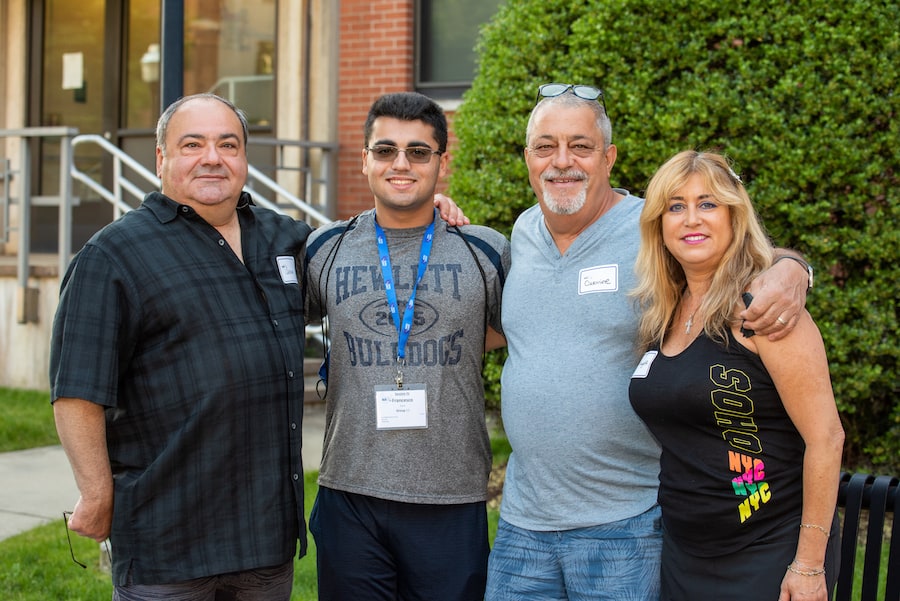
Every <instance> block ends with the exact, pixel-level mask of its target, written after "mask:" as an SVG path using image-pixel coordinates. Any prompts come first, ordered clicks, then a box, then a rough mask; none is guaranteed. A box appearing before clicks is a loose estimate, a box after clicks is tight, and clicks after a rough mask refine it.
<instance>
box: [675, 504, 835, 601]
mask: <svg viewBox="0 0 900 601" xmlns="http://www.w3.org/2000/svg"><path fill="white" fill-rule="evenodd" d="M798 524H799V522H792V523H789V524H786V525H785V526H784V527H782V528H781V529H780V530H779V531H777V532H773V533H771V534H770V535H768V536H767V537H766V539H765V540H762V541H758V542H756V543H754V544H752V545H751V546H749V547H747V548H745V549H741V550H740V551H737V552H735V553H729V554H718V555H715V556H713V557H696V556H694V555H691V554H689V553H686V552H684V550H682V549H680V548H679V546H678V543H677V542H676V541H674V540H672V537H670V536H668V534H667V533H665V532H664V533H663V550H662V568H661V570H660V571H661V580H662V583H661V584H662V588H661V590H662V594H661V596H660V601H682V600H694V599H728V601H759V600H760V599H773V600H774V599H778V595H779V592H780V589H781V581H782V580H784V576H785V573H786V572H787V566H788V564H789V563H791V562H792V561H793V560H794V554H795V552H796V551H797V538H798V536H799V535H800V530H799V527H798ZM839 565H840V527H839V523H838V522H837V516H835V522H834V524H833V525H832V528H831V537H830V538H829V541H828V548H827V550H826V553H825V582H826V585H827V588H828V598H829V599H830V598H831V593H832V592H833V591H834V584H835V582H837V576H838V569H839Z"/></svg>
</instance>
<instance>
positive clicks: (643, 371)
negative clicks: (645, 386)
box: [631, 351, 659, 378]
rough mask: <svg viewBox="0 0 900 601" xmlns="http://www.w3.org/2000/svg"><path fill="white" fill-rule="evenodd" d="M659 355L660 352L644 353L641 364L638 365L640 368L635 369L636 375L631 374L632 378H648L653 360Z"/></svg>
mask: <svg viewBox="0 0 900 601" xmlns="http://www.w3.org/2000/svg"><path fill="white" fill-rule="evenodd" d="M658 354H659V351H647V352H646V353H644V356H643V357H642V358H641V362H640V363H638V366H637V367H636V368H635V370H634V373H633V374H631V377H632V378H646V377H647V374H649V373H650V366H651V365H653V360H654V359H656V355H658Z"/></svg>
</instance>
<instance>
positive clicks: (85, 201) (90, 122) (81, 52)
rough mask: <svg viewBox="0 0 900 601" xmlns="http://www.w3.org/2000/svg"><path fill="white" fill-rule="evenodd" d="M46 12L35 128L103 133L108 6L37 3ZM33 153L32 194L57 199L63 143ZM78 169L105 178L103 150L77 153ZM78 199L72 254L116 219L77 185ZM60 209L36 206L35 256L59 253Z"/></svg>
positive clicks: (91, 1)
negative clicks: (48, 126)
mask: <svg viewBox="0 0 900 601" xmlns="http://www.w3.org/2000/svg"><path fill="white" fill-rule="evenodd" d="M34 4H35V5H41V6H40V7H36V10H40V9H41V8H42V9H43V14H42V15H41V16H42V19H41V20H40V21H37V22H38V23H41V25H42V29H41V31H40V33H39V34H38V36H37V37H38V38H39V40H34V43H35V45H37V46H38V48H39V52H38V53H36V56H39V57H40V66H41V69H40V70H39V71H37V70H35V71H33V72H35V73H36V75H39V76H40V81H39V82H38V84H37V86H34V85H33V86H32V90H33V91H35V92H38V93H37V94H36V96H37V98H32V103H31V107H32V116H31V119H30V121H31V125H51V126H53V125H63V126H67V127H75V128H77V129H78V131H79V133H83V134H84V133H95V134H100V133H103V125H104V123H103V120H104V115H105V114H107V111H106V100H105V99H106V97H107V94H108V91H109V88H108V87H109V86H110V81H109V78H108V77H107V70H108V69H109V65H108V63H107V54H108V53H107V39H106V36H105V28H106V23H107V14H106V12H107V11H106V9H107V6H106V2H105V0H83V1H82V2H69V1H66V0H44V2H43V3H40V2H36V3H34ZM37 145H38V146H39V148H37V152H33V154H32V156H34V157H35V159H36V160H35V163H34V168H35V169H34V173H35V174H36V180H37V181H36V182H34V183H33V185H35V184H36V185H37V187H36V188H33V189H34V190H37V191H38V192H37V194H39V195H40V196H43V197H44V198H48V199H50V198H53V196H54V195H57V194H58V190H59V141H58V140H53V139H47V140H44V141H40V142H37ZM78 165H79V168H80V169H82V170H83V171H85V172H86V173H89V174H91V175H93V176H94V177H100V176H101V175H102V164H101V159H100V153H99V149H87V152H84V151H79V157H78ZM73 193H74V195H75V196H76V198H77V199H78V201H77V205H76V206H75V207H74V208H73V211H72V217H73V232H72V237H73V247H74V248H73V249H72V250H75V249H77V248H80V247H81V246H82V245H83V244H84V242H85V241H86V240H87V238H88V237H90V235H91V234H92V233H93V232H94V231H96V230H97V229H99V226H101V225H102V224H105V223H108V222H109V221H110V220H111V218H112V207H111V205H109V204H108V203H107V202H105V201H102V200H101V199H99V198H97V197H96V195H93V194H92V193H90V192H89V191H88V190H87V189H86V188H84V186H81V185H76V186H75V189H74V192H73ZM58 215H59V213H58V209H57V208H56V207H55V206H35V208H34V209H33V213H32V233H31V240H32V247H33V250H35V251H37V252H56V250H57V248H56V247H57V239H58V227H57V221H58Z"/></svg>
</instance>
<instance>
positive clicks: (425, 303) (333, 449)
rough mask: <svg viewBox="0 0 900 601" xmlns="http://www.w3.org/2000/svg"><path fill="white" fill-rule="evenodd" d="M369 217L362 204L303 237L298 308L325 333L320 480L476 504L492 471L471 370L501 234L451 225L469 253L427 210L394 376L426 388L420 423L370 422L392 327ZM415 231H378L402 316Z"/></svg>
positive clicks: (502, 251)
mask: <svg viewBox="0 0 900 601" xmlns="http://www.w3.org/2000/svg"><path fill="white" fill-rule="evenodd" d="M373 214H374V213H373V211H367V212H365V213H362V214H361V215H360V216H359V217H358V219H357V220H356V221H355V222H354V223H353V224H352V226H351V227H349V228H348V222H339V223H334V224H330V225H328V226H326V227H323V228H321V229H319V230H316V231H315V232H313V233H312V234H311V235H310V237H309V242H308V244H307V260H308V268H307V284H308V290H307V307H308V311H307V316H308V319H313V320H314V319H316V318H317V317H319V316H325V315H327V316H328V325H329V334H330V337H331V355H330V363H329V377H328V394H327V396H326V412H325V420H326V423H325V441H324V447H323V457H322V464H321V469H320V473H319V484H320V485H321V486H326V487H329V488H333V489H337V490H342V491H346V492H351V493H355V494H362V495H368V496H372V497H378V498H382V499H388V500H393V501H401V502H406V503H429V504H454V503H472V502H477V501H484V500H485V499H486V497H487V480H488V476H489V474H490V470H491V450H490V440H489V438H488V433H487V428H486V426H485V420H484V387H483V384H482V377H481V366H482V355H483V350H484V326H485V323H487V324H489V325H491V326H493V327H494V328H495V329H497V330H501V324H500V301H501V295H502V286H503V280H504V278H505V274H506V273H507V272H508V269H509V243H508V242H507V240H506V238H505V237H504V236H503V235H502V234H500V233H498V232H496V231H494V230H492V229H489V228H486V227H480V226H465V227H462V228H460V231H461V232H462V234H463V235H464V236H465V237H466V239H467V240H468V241H469V244H470V247H471V251H470V249H469V248H470V247H467V245H466V243H465V242H464V241H463V238H462V237H461V236H460V234H459V233H458V232H457V230H456V229H455V228H450V227H448V226H447V224H446V222H444V221H442V220H441V219H440V218H439V217H436V219H437V222H436V228H435V236H434V242H433V246H432V250H431V257H430V260H429V261H428V267H427V270H426V272H425V275H424V277H423V279H422V281H421V282H420V284H419V286H418V289H417V292H416V300H415V318H414V320H413V324H412V330H411V332H410V336H409V341H408V344H407V348H406V355H407V357H406V361H407V365H406V366H405V367H403V369H402V371H403V380H404V383H406V384H425V385H426V386H427V397H428V427H427V428H424V429H403V430H379V429H377V428H376V407H375V392H374V390H375V386H376V385H387V386H390V385H392V384H393V383H394V378H395V376H396V374H397V363H396V361H395V358H396V355H397V342H398V333H397V329H396V326H395V325H394V321H393V319H392V318H391V316H390V314H389V312H388V303H387V296H386V293H385V290H384V278H383V275H382V271H381V267H380V265H379V257H378V247H377V244H376V240H375V227H374V218H373ZM425 230H426V228H424V227H422V228H413V229H387V230H385V234H386V237H387V244H388V249H389V252H390V261H391V265H392V267H393V272H394V280H395V287H396V294H397V302H398V306H399V310H400V314H401V316H402V314H403V310H404V307H405V305H406V302H407V300H408V299H409V297H410V294H411V292H412V285H413V284H414V283H415V279H416V271H417V269H418V265H419V256H420V255H419V253H420V249H421V245H422V238H423V235H424V232H425ZM336 247H337V250H336V251H335V248H336ZM473 253H474V256H473ZM475 257H477V260H478V263H477V264H476V261H475ZM479 264H480V266H481V269H483V271H484V278H482V273H481V271H479V268H478V265H479ZM485 292H486V293H487V298H485ZM485 315H486V317H485Z"/></svg>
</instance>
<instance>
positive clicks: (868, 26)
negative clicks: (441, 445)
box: [449, 0, 900, 472]
mask: <svg viewBox="0 0 900 601" xmlns="http://www.w3.org/2000/svg"><path fill="white" fill-rule="evenodd" d="M897 23H900V6H898V5H897V4H896V3H895V2H872V1H860V2H837V3H835V2H830V1H825V0H806V1H796V2H783V1H775V0H760V1H756V2H746V1H745V2H732V3H722V2H720V1H719V0H690V1H684V0H676V1H672V2H658V1H656V0H654V1H648V0H644V1H638V0H634V1H628V0H619V1H608V2H604V1H602V0H581V1H575V0H508V2H507V3H506V4H505V5H504V6H503V7H502V8H501V10H500V12H499V13H498V14H497V16H496V17H495V18H494V20H493V21H491V22H490V23H489V24H488V25H486V26H485V28H484V29H483V31H482V36H481V38H480V42H479V48H478V52H479V57H480V67H479V69H480V72H479V74H478V75H477V77H476V79H475V81H474V83H473V86H472V88H471V90H470V91H469V92H468V93H467V95H466V97H465V99H464V102H463V104H462V106H461V107H460V109H459V111H458V113H457V115H456V117H455V120H454V128H455V131H456V134H457V136H458V138H459V139H460V146H459V148H458V149H457V150H456V151H455V152H454V163H453V176H452V177H451V180H450V188H449V193H450V195H451V196H453V197H454V198H456V199H458V200H459V201H460V202H461V203H462V204H463V205H464V206H465V208H466V211H467V212H468V213H469V214H470V216H471V217H472V218H473V221H475V222H477V223H485V224H488V225H491V226H493V227H495V228H497V229H499V230H501V231H505V232H509V230H510V229H511V227H512V223H513V221H514V220H515V218H516V217H517V216H518V214H519V213H521V211H522V210H524V209H525V208H527V207H528V206H530V205H532V204H534V202H535V199H534V195H533V193H532V191H531V189H530V187H529V185H528V177H527V170H526V168H525V165H524V161H523V160H522V148H523V145H524V133H525V125H526V121H527V117H528V112H529V111H530V109H531V107H532V106H533V103H534V96H535V93H536V90H537V86H538V85H539V84H541V83H546V82H549V81H559V82H573V83H588V84H593V85H597V86H599V87H601V88H602V89H603V90H604V91H605V93H606V104H607V108H608V110H609V114H610V117H611V118H612V120H613V141H614V143H616V145H617V146H618V148H619V158H618V161H617V163H616V166H615V168H614V170H613V174H612V183H613V185H614V186H617V187H624V188H628V189H630V190H631V191H632V192H634V193H637V194H642V193H643V190H644V188H645V187H646V183H647V181H648V180H649V178H650V176H651V175H652V173H653V172H654V170H655V169H656V168H657V167H658V166H659V165H660V164H662V163H663V162H664V161H665V160H666V159H667V158H669V157H670V156H671V155H673V154H674V153H676V152H678V151H680V150H684V149H686V148H696V149H715V150H719V151H722V152H725V153H727V154H728V155H729V156H730V157H731V158H732V159H733V160H734V161H735V166H736V170H737V171H738V172H739V173H740V174H742V177H743V179H744V181H745V183H746V185H747V188H748V190H749V192H750V194H751V197H753V198H754V200H755V202H756V205H757V208H758V210H759V212H760V214H761V215H762V217H763V220H764V222H765V225H766V227H767V229H768V231H769V233H770V234H771V236H772V238H773V240H774V241H775V243H776V244H778V245H779V246H785V247H790V248H795V249H797V250H799V251H800V252H802V253H804V254H805V255H806V257H807V258H808V259H809V260H810V261H811V262H812V263H813V264H814V266H815V267H816V274H817V283H816V287H815V289H814V290H813V291H812V292H811V293H810V295H809V298H808V301H807V307H808V308H809V310H810V312H811V313H812V315H813V317H814V318H815V320H816V321H817V323H818V325H819V328H820V329H821V331H822V334H823V336H824V338H825V344H826V347H827V349H828V353H829V359H830V362H831V374H832V380H833V383H834V390H835V396H836V398H837V402H838V406H839V409H840V411H841V415H842V417H843V419H844V426H845V429H846V432H847V445H846V452H845V463H846V464H847V465H849V466H853V467H854V468H858V469H862V468H864V467H870V468H874V469H880V470H881V471H884V470H892V471H894V472H896V471H898V468H900V401H898V395H897V392H898V383H897V368H898V359H900V345H898V338H900V336H898V325H897V324H898V311H897V302H896V300H895V297H896V290H897V284H896V283H897V281H898V279H900V277H898V276H900V266H898V261H897V260H898V258H900V228H898V222H900V182H898V177H900V159H898V155H900V153H898V148H897V145H898V142H900V125H898V123H900V121H898V108H900V95H898V91H897V82H898V81H900V73H898V71H900V33H898V31H900V28H898V27H897ZM498 361H499V359H498V358H496V357H494V358H493V359H492V362H493V363H494V364H492V365H489V366H488V369H487V370H486V373H487V374H488V377H490V378H492V379H494V380H493V381H492V382H490V383H489V387H488V388H489V393H490V394H491V395H492V401H493V402H494V403H496V400H497V399H496V390H497V387H496V381H495V379H496V377H497V373H498V371H497V369H496V367H497V366H496V365H495V364H496V363H497V362H498Z"/></svg>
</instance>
